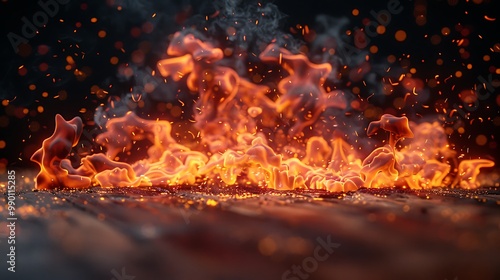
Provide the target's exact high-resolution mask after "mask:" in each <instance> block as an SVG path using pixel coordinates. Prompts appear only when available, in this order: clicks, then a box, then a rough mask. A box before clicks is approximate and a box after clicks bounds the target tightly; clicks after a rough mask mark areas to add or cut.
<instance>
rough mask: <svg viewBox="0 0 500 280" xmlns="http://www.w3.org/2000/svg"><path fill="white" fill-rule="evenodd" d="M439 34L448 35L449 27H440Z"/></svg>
mask: <svg viewBox="0 0 500 280" xmlns="http://www.w3.org/2000/svg"><path fill="white" fill-rule="evenodd" d="M441 34H443V35H444V36H448V35H450V28H448V27H443V28H442V29H441Z"/></svg>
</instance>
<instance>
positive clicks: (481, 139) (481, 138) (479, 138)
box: [476, 134, 488, 146]
mask: <svg viewBox="0 0 500 280" xmlns="http://www.w3.org/2000/svg"><path fill="white" fill-rule="evenodd" d="M486 143H488V138H486V136H484V135H483V134H480V135H478V136H477V137H476V144H478V145H479V146H484V145H486Z"/></svg>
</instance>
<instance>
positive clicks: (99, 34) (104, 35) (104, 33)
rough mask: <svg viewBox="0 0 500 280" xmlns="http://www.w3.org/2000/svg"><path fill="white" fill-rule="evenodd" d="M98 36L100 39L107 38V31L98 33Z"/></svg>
mask: <svg viewBox="0 0 500 280" xmlns="http://www.w3.org/2000/svg"><path fill="white" fill-rule="evenodd" d="M97 36H99V38H104V37H106V31H104V30H101V31H99V32H98V33H97Z"/></svg>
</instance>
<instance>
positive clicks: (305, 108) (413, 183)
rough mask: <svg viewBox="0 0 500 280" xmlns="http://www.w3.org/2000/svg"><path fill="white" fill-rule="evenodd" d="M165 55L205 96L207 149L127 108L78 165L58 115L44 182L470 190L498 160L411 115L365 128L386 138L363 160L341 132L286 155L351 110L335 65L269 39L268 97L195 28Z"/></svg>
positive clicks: (40, 155) (44, 159) (76, 133)
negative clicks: (140, 149) (328, 83)
mask: <svg viewBox="0 0 500 280" xmlns="http://www.w3.org/2000/svg"><path fill="white" fill-rule="evenodd" d="M167 53H168V54H169V55H170V56H172V57H171V58H168V59H164V60H161V61H159V62H158V68H159V71H160V73H161V75H163V76H164V77H170V78H172V79H173V80H174V81H178V82H181V81H185V82H186V85H187V87H188V89H189V90H191V91H194V92H197V93H198V95H199V98H198V99H197V101H196V108H195V112H194V118H195V128H196V129H197V130H198V131H195V132H192V133H193V134H194V135H195V134H198V133H199V134H200V135H201V139H202V143H200V144H201V145H199V146H197V147H196V148H193V149H194V150H192V149H191V148H189V147H187V146H185V145H182V144H180V143H177V142H176V141H175V140H174V138H173V137H172V136H171V128H172V127H171V123H170V122H168V121H160V120H157V121H154V120H145V119H142V118H139V117H138V116H136V115H135V114H134V113H132V112H129V113H127V114H126V115H125V116H123V117H119V118H114V119H111V120H109V121H108V122H107V124H106V131H105V132H104V133H102V134H100V135H98V136H97V138H96V142H97V143H98V144H100V145H102V146H104V147H105V148H106V150H107V151H106V154H94V155H90V156H87V157H85V158H83V159H82V162H81V163H80V164H79V166H78V168H73V166H72V165H71V162H70V160H69V159H68V158H67V157H68V156H69V155H70V152H71V148H72V147H74V146H75V145H76V144H77V143H78V140H79V137H80V134H81V132H82V121H81V120H80V119H79V118H74V119H72V120H70V121H65V120H64V119H63V118H62V117H61V116H60V115H57V116H56V129H55V132H54V134H53V135H52V136H51V137H49V138H48V139H46V140H45V141H44V142H43V145H42V147H41V148H40V149H39V150H38V151H37V152H36V153H35V154H34V155H33V156H32V160H33V161H35V162H37V163H38V164H39V165H40V167H41V171H40V173H39V174H38V176H37V179H36V187H37V188H39V189H53V188H58V187H70V188H87V187H90V186H93V185H99V186H103V187H111V186H131V187H137V186H152V185H166V186H176V185H182V184H199V183H202V182H204V183H207V184H217V185H225V186H230V185H255V186H260V187H265V188H271V189H277V190H292V189H300V188H305V189H320V190H327V191H332V192H339V191H355V190H357V189H359V188H361V187H367V188H381V187H393V186H400V187H408V188H413V189H419V188H431V187H442V186H446V185H448V186H449V185H458V186H460V187H462V188H468V189H471V188H477V187H479V184H478V182H477V176H478V174H479V170H480V168H483V167H491V166H493V165H494V163H493V162H492V161H489V160H484V159H478V160H464V161H462V162H460V164H458V159H457V158H456V153H455V152H454V151H453V150H452V149H451V148H450V145H449V144H448V141H447V136H446V134H445V132H444V129H443V128H442V127H441V126H440V125H439V124H438V123H437V122H436V123H422V124H419V125H416V124H411V123H410V122H409V121H408V119H407V118H406V117H395V116H392V115H389V114H385V115H382V116H381V118H380V120H379V121H374V122H372V123H370V124H369V126H368V129H367V134H368V136H371V135H374V134H376V133H379V132H382V131H386V132H387V133H388V134H389V135H388V136H389V140H388V144H387V145H385V146H382V147H378V148H376V149H375V150H373V151H372V152H371V153H370V154H369V155H368V156H367V157H365V158H364V159H363V158H362V157H361V156H360V155H359V154H358V152H356V151H355V150H354V148H353V146H351V145H350V144H349V143H348V142H346V140H345V139H343V138H342V137H339V136H338V135H340V134H341V133H334V135H335V136H334V138H333V139H325V138H324V137H323V136H312V137H310V138H309V139H305V140H304V148H305V149H304V148H303V149H304V151H300V152H290V153H286V152H285V153H279V152H277V151H278V149H277V148H276V147H283V146H284V145H288V144H289V142H290V141H291V139H297V137H299V138H300V137H302V136H303V135H302V136H301V135H300V134H301V132H302V131H303V130H304V129H305V128H307V127H311V128H312V125H314V124H315V123H316V122H318V120H319V119H320V115H321V114H322V113H323V111H324V110H326V109H327V108H329V107H336V108H345V106H346V101H345V98H344V96H343V93H342V92H340V91H332V92H327V91H326V90H325V88H324V87H323V84H324V82H325V80H326V78H327V76H328V75H329V73H330V72H331V71H332V68H331V65H329V64H314V63H312V62H310V61H309V60H308V58H307V57H306V56H304V55H301V54H292V53H291V52H289V51H288V50H286V49H284V48H279V47H278V46H276V45H274V44H271V45H269V46H268V47H267V48H266V49H265V50H264V51H263V52H262V53H261V54H260V58H261V60H262V61H265V62H276V63H279V64H280V65H281V66H282V67H283V68H284V69H285V70H286V71H287V72H288V73H289V76H287V77H285V78H283V79H282V80H281V81H280V82H279V84H278V91H279V94H280V96H279V98H278V100H277V101H273V100H272V99H270V98H269V97H268V96H267V94H268V93H269V92H270V89H269V88H268V87H267V86H262V85H256V84H253V83H251V82H250V81H248V80H246V79H244V78H243V77H240V76H239V75H238V74H237V73H236V71H234V70H233V69H231V68H228V67H225V66H221V65H220V64H219V63H217V62H218V61H220V60H222V59H223V52H222V51H221V50H220V49H218V48H214V47H212V46H211V45H210V44H209V43H206V42H202V41H201V40H199V39H197V38H196V37H195V36H194V35H192V34H182V33H176V34H175V36H174V38H173V41H172V43H171V44H170V46H169V48H168V50H167ZM282 116H283V117H285V118H288V119H289V120H290V121H291V122H292V124H293V125H292V126H291V128H290V130H289V135H284V130H283V129H281V128H280V129H272V128H277V126H279V125H277V118H280V117H282ZM262 127H264V128H271V129H269V131H270V132H267V133H264V130H262V129H261V128H262ZM410 138H411V139H410ZM402 139H406V140H405V141H404V142H401V143H404V146H402V147H401V146H399V147H398V146H396V144H398V143H399V141H400V140H402ZM144 140H145V141H149V142H150V144H151V145H150V146H149V148H148V150H147V158H146V159H143V160H139V161H137V162H135V163H132V164H129V163H125V162H120V161H119V157H118V156H119V155H120V154H122V153H134V152H135V151H134V144H135V142H136V141H144ZM292 146H293V145H292ZM273 147H275V148H273ZM299 149H300V147H299ZM457 166H458V167H457Z"/></svg>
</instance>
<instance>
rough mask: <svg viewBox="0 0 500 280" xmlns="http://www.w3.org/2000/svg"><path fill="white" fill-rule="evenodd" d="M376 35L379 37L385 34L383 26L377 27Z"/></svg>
mask: <svg viewBox="0 0 500 280" xmlns="http://www.w3.org/2000/svg"><path fill="white" fill-rule="evenodd" d="M377 33H378V34H380V35H381V34H384V33H385V26H383V25H379V26H377Z"/></svg>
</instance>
